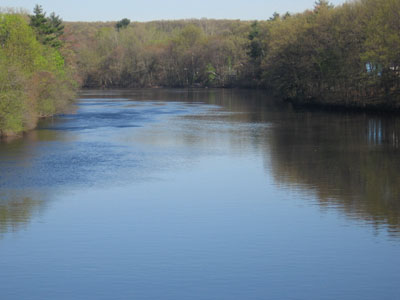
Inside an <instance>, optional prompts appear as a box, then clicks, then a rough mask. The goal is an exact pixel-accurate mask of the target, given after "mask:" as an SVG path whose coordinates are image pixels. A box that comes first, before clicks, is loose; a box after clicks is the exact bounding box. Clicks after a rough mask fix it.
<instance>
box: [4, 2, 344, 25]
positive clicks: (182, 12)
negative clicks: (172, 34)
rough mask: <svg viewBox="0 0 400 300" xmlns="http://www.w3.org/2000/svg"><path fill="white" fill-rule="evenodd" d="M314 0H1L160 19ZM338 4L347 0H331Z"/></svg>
mask: <svg viewBox="0 0 400 300" xmlns="http://www.w3.org/2000/svg"><path fill="white" fill-rule="evenodd" d="M314 2H315V0H297V1H293V0H274V1H273V0H196V1H194V0H186V1H183V0H147V1H138V0H131V1H127V0H125V1H124V0H112V1H106V0H86V1H85V0H69V1H59V0H33V1H32V0H0V7H17V8H20V7H22V8H26V9H28V10H29V11H32V8H33V7H34V6H35V4H36V3H38V4H40V5H42V6H43V8H44V10H45V11H47V12H53V11H54V12H55V13H56V14H58V15H60V16H61V17H62V18H63V19H64V20H66V21H110V20H111V21H112V20H120V19H122V18H129V19H131V20H133V21H149V20H161V19H164V20H165V19H189V18H209V19H211V18H213V19H241V20H253V19H259V20H264V19H268V18H269V17H270V16H271V15H272V14H273V12H274V11H277V12H279V13H284V12H286V11H290V12H301V11H303V10H305V9H307V8H312V7H313V6H314ZM330 2H331V3H332V4H335V5H339V4H342V3H344V2H345V0H331V1H330Z"/></svg>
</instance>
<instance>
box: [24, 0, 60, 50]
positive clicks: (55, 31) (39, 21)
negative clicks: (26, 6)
mask: <svg viewBox="0 0 400 300" xmlns="http://www.w3.org/2000/svg"><path fill="white" fill-rule="evenodd" d="M33 13H34V14H33V15H31V16H30V20H31V22H30V25H31V27H33V28H34V29H35V31H36V34H37V37H38V40H39V41H40V42H41V43H43V44H45V45H49V46H51V47H53V48H57V49H58V48H60V47H61V45H62V43H61V41H60V39H59V37H60V36H61V35H62V34H63V32H64V25H62V19H61V18H60V17H59V16H56V15H55V13H51V14H50V17H46V13H45V12H43V8H42V7H41V6H40V5H36V6H35V8H34V10H33Z"/></svg>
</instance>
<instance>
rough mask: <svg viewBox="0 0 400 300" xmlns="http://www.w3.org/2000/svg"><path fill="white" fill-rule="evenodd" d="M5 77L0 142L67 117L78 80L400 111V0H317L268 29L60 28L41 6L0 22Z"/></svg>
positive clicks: (265, 25)
mask: <svg viewBox="0 0 400 300" xmlns="http://www.w3.org/2000/svg"><path fill="white" fill-rule="evenodd" d="M266 17H267V16H266ZM64 26H65V27H64ZM0 70H1V72H0V132H1V133H2V134H4V133H8V132H19V131H23V130H26V129H28V128H31V127H33V126H34V124H36V120H37V118H38V117H42V116H49V115H52V114H54V113H57V112H59V111H61V109H62V107H63V106H64V104H65V103H66V101H65V99H68V98H71V91H73V90H74V89H73V83H74V82H75V81H76V82H78V83H79V84H80V85H81V86H83V87H92V88H115V87H119V88H136V87H247V88H264V89H268V90H269V91H270V92H271V93H273V94H275V95H277V96H279V97H281V98H284V99H290V100H293V101H298V102H301V103H320V104H328V105H344V106H346V107H349V106H357V107H381V108H382V107H384V108H400V0H358V1H351V2H348V3H346V4H344V5H341V6H337V7H334V6H333V5H331V4H329V3H328V2H327V1H325V0H319V1H317V2H316V3H315V6H314V8H313V9H312V10H307V11H305V12H303V13H299V14H293V15H292V14H289V13H286V14H284V15H279V14H277V13H275V14H274V15H273V16H272V17H271V18H270V19H268V20H266V21H240V20H209V19H201V20H181V21H153V22H144V23H143V22H130V20H129V19H122V20H120V21H118V22H91V23H85V22H65V23H64V24H62V23H61V19H60V18H59V17H58V16H56V15H54V14H51V15H50V16H48V17H46V15H45V13H44V12H43V11H42V10H41V8H40V7H36V8H35V11H34V14H33V15H31V16H27V15H24V14H21V13H19V14H17V13H3V14H1V15H0ZM77 74H79V76H78V75H77ZM72 94H73V93H72Z"/></svg>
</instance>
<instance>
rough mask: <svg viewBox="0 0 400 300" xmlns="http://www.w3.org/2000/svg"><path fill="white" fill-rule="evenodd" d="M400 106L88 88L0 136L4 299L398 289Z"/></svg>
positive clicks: (391, 295) (279, 295)
mask: <svg viewBox="0 0 400 300" xmlns="http://www.w3.org/2000/svg"><path fill="white" fill-rule="evenodd" d="M399 282H400V118H397V117H394V116H389V115H371V114H367V113H354V112H348V113H344V112H328V111H319V110H310V109H302V108H296V107H293V106H292V105H291V104H288V103H284V102H281V101H278V100H276V99H272V98H270V97H268V96H267V95H266V94H265V93H263V92H261V91H244V90H224V89H220V90H213V89H202V90H163V89H153V90H151V89H143V90H108V91H95V90H86V91H82V92H81V95H80V97H79V100H78V101H77V103H76V107H75V109H74V110H73V111H72V112H71V113H68V114H65V115H61V116H59V117H56V118H54V119H49V120H45V121H42V122H41V123H40V125H39V127H38V128H37V129H36V130H34V131H32V132H29V133H27V134H26V135H25V136H24V137H22V138H20V139H14V140H9V141H2V142H1V143H0V299H7V300H8V299H74V300H76V299H174V300H176V299H207V300H208V299H216V300H217V299H218V300H220V299H229V300H232V299H304V300H305V299H335V300H337V299H341V300H343V299H352V300H354V299H362V300H366V299H374V300H375V299H397V298H398V297H399V295H400V285H399Z"/></svg>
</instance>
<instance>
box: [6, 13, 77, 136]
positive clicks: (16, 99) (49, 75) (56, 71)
mask: <svg viewBox="0 0 400 300" xmlns="http://www.w3.org/2000/svg"><path fill="white" fill-rule="evenodd" d="M34 12H35V14H34V15H32V16H30V24H29V23H28V18H27V16H26V15H23V14H19V13H12V12H8V13H2V14H0V136H3V135H13V134H18V133H20V132H23V131H25V130H28V129H31V128H34V127H35V126H36V123H37V120H38V118H40V117H48V116H51V115H54V114H56V113H59V112H61V111H62V110H63V109H64V108H65V106H66V103H67V102H68V101H69V100H70V99H72V98H73V97H74V91H75V83H74V80H73V79H72V78H73V76H72V71H71V69H69V68H68V67H67V66H66V65H65V61H64V57H63V55H62V52H61V50H62V49H61V48H62V43H61V41H60V40H59V37H60V36H61V34H62V29H63V27H62V24H61V23H62V21H61V19H60V18H59V17H57V16H55V15H54V14H52V15H50V17H46V16H45V14H44V13H43V11H42V9H41V7H39V6H37V7H36V8H35V11H34Z"/></svg>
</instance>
